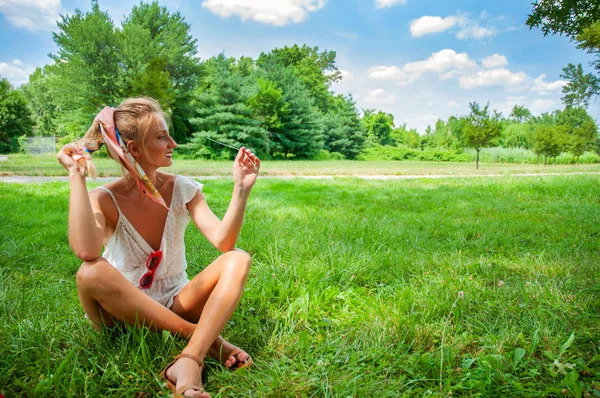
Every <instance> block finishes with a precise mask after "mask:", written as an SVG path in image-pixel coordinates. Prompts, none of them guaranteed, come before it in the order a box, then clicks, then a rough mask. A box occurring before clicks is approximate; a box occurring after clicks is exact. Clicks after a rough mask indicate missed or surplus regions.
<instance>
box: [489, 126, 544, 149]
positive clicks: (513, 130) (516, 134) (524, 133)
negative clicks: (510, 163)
mask: <svg viewBox="0 0 600 398" xmlns="http://www.w3.org/2000/svg"><path fill="white" fill-rule="evenodd" d="M534 131H535V123H533V122H532V121H529V122H527V123H516V122H513V123H507V124H505V125H503V126H502V129H501V130H500V135H499V137H498V143H499V144H500V146H502V147H504V148H526V149H530V148H531V146H532V145H533V134H534Z"/></svg>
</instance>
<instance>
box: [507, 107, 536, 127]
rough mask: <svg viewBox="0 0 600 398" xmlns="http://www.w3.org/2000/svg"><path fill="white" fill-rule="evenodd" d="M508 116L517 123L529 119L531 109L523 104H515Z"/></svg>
mask: <svg viewBox="0 0 600 398" xmlns="http://www.w3.org/2000/svg"><path fill="white" fill-rule="evenodd" d="M509 117H510V118H512V119H513V120H514V121H515V122H517V123H523V122H526V121H527V120H529V119H531V111H530V110H529V109H527V108H526V107H525V105H515V106H514V107H513V109H512V111H511V112H510V115H509Z"/></svg>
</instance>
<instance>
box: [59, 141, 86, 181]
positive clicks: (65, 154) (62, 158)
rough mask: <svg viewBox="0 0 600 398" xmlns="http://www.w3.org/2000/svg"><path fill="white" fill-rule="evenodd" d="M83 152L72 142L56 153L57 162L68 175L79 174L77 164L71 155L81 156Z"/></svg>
mask: <svg viewBox="0 0 600 398" xmlns="http://www.w3.org/2000/svg"><path fill="white" fill-rule="evenodd" d="M82 154H83V152H82V150H81V147H80V146H79V145H78V144H77V143H76V142H73V143H71V144H67V145H65V146H63V147H62V148H61V150H60V151H59V152H58V155H57V157H58V162H59V163H60V164H62V165H63V167H64V168H65V169H67V171H68V172H69V175H73V174H75V173H76V174H80V172H79V167H80V166H79V163H77V162H76V161H75V159H73V155H82Z"/></svg>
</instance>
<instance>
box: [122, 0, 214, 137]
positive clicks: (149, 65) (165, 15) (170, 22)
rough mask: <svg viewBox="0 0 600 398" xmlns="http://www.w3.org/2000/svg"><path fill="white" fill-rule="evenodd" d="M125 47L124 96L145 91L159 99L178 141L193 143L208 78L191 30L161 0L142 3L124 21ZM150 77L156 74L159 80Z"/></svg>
mask: <svg viewBox="0 0 600 398" xmlns="http://www.w3.org/2000/svg"><path fill="white" fill-rule="evenodd" d="M119 43H120V50H121V53H122V59H121V60H120V61H121V64H122V65H123V72H124V74H123V76H124V79H122V85H123V92H124V95H125V96H130V95H131V94H130V93H133V92H135V93H136V94H137V93H140V88H144V89H145V90H147V91H144V92H141V94H145V95H156V96H158V98H156V99H157V100H158V101H159V102H160V103H161V105H162V106H163V108H165V110H166V111H167V112H168V113H170V115H171V120H172V122H173V129H174V131H173V132H172V134H173V137H174V138H175V140H177V141H179V142H185V141H187V140H188V139H189V137H190V134H191V126H190V124H189V121H188V119H189V118H191V117H192V116H193V114H194V109H193V108H192V105H191V104H192V93H193V92H194V89H195V88H196V87H197V85H198V81H199V79H200V78H201V77H202V74H203V69H202V67H201V65H200V60H199V59H198V58H197V57H196V52H197V40H196V39H194V38H193V37H192V35H191V28H190V25H189V24H188V23H187V22H186V21H185V18H183V16H181V14H180V13H179V12H175V13H170V12H169V10H168V9H167V7H164V6H160V5H159V3H158V2H157V1H153V2H152V3H140V5H138V6H134V7H133V9H132V10H131V13H130V14H129V16H127V17H126V18H125V20H124V21H123V28H122V30H121V34H120V42H119ZM161 68H162V69H161ZM146 74H151V75H154V80H155V81H154V82H152V81H153V78H151V77H145V76H144V75H146ZM156 79H158V80H156ZM140 80H145V82H143V83H142V82H140Z"/></svg>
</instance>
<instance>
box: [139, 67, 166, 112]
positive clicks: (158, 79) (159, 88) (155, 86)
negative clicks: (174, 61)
mask: <svg viewBox="0 0 600 398" xmlns="http://www.w3.org/2000/svg"><path fill="white" fill-rule="evenodd" d="M166 67H167V60H166V59H165V58H163V57H155V58H152V59H151V60H150V62H149V63H148V64H147V65H146V66H145V68H144V70H143V72H142V73H140V74H137V75H135V76H134V78H133V80H132V82H131V95H133V96H147V97H152V98H154V99H155V100H157V101H158V102H159V103H160V105H161V106H162V108H163V109H164V110H166V111H167V112H169V111H170V110H171V107H172V106H173V102H174V100H175V90H174V88H173V85H172V84H171V79H170V75H169V72H168V71H167V70H166Z"/></svg>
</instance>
